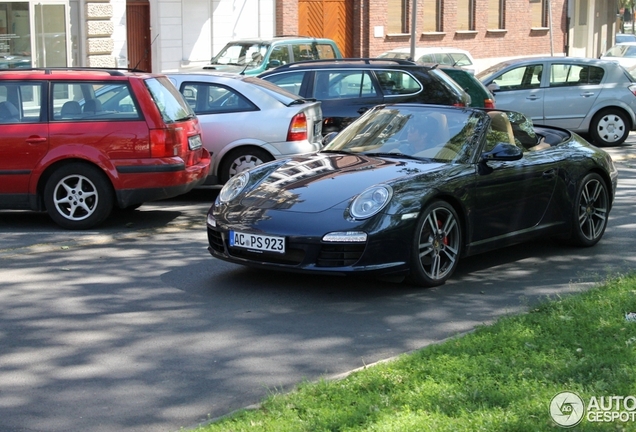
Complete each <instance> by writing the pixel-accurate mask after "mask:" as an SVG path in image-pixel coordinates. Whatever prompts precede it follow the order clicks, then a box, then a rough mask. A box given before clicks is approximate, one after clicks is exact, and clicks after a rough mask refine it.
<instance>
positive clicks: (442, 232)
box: [408, 201, 462, 287]
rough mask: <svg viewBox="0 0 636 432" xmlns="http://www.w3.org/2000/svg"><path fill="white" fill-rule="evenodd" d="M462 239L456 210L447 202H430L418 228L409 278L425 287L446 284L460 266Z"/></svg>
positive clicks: (423, 212)
mask: <svg viewBox="0 0 636 432" xmlns="http://www.w3.org/2000/svg"><path fill="white" fill-rule="evenodd" d="M461 242H462V229H461V226H460V224H459V218H458V217H457V212H455V209H454V208H453V207H452V206H451V205H450V204H449V203H447V202H445V201H434V202H432V203H431V204H429V205H428V206H427V207H426V208H425V209H424V211H422V214H421V216H420V218H419V220H418V222H417V225H416V228H415V235H414V238H413V244H412V246H411V247H412V253H411V270H410V274H409V277H408V280H409V281H410V282H411V283H414V284H416V285H420V286H425V287H433V286H438V285H442V284H444V283H445V282H446V280H448V278H450V277H451V275H452V274H453V272H454V271H455V269H456V268H457V264H458V263H459V254H460V250H461V244H462V243H461Z"/></svg>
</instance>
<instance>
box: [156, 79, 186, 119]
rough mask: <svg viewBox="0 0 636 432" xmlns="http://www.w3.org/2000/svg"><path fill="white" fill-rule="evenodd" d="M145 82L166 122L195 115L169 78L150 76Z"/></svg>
mask: <svg viewBox="0 0 636 432" xmlns="http://www.w3.org/2000/svg"><path fill="white" fill-rule="evenodd" d="M144 82H145V84H146V87H148V90H149V91H150V95H151V96H152V100H154V101H155V104H156V105H157V108H158V109H159V112H160V113H161V117H162V118H163V121H164V122H166V123H174V122H177V121H182V120H185V119H188V118H191V117H194V111H192V108H190V106H189V105H188V104H187V103H186V101H185V100H184V99H183V97H182V96H181V93H179V90H177V89H176V87H175V86H174V85H173V84H172V82H171V81H170V80H169V79H168V78H166V77H159V78H149V79H147V80H145V81H144Z"/></svg>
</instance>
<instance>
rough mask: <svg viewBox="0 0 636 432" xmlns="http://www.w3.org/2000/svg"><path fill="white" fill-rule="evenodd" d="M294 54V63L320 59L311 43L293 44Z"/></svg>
mask: <svg viewBox="0 0 636 432" xmlns="http://www.w3.org/2000/svg"><path fill="white" fill-rule="evenodd" d="M292 53H293V54H294V61H304V60H317V59H318V53H314V49H313V47H312V44H310V43H295V44H292Z"/></svg>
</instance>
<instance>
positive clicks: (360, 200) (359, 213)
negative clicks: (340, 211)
mask: <svg viewBox="0 0 636 432" xmlns="http://www.w3.org/2000/svg"><path fill="white" fill-rule="evenodd" d="M392 195H393V189H391V187H390V186H386V185H382V186H373V187H370V188H368V189H366V190H365V191H364V192H362V193H361V194H360V195H358V196H357V197H356V199H354V200H353V202H352V203H351V208H350V209H349V212H350V213H351V216H353V217H354V218H356V219H365V218H369V217H371V216H373V215H374V214H376V213H377V212H379V211H380V210H382V208H383V207H384V206H385V205H386V204H387V203H388V202H389V200H390V199H391V196H392Z"/></svg>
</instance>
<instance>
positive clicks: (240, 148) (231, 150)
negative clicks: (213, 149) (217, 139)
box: [214, 144, 276, 183]
mask: <svg viewBox="0 0 636 432" xmlns="http://www.w3.org/2000/svg"><path fill="white" fill-rule="evenodd" d="M250 149H253V150H258V151H263V152H265V153H267V154H268V155H269V156H271V158H272V159H276V155H275V154H273V153H272V152H271V151H270V149H269V148H268V147H265V146H261V145H258V144H239V145H235V146H233V147H231V148H227V150H225V149H224V151H223V153H222V154H220V155H219V156H220V157H219V158H218V160H217V161H216V164H215V167H214V174H215V175H216V177H217V179H218V180H219V183H220V182H221V181H222V180H221V177H222V176H221V172H220V171H221V168H222V167H223V166H224V165H225V163H226V162H227V161H228V160H230V158H231V157H232V155H233V154H236V153H238V152H241V151H245V150H248V151H249V150H250Z"/></svg>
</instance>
